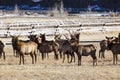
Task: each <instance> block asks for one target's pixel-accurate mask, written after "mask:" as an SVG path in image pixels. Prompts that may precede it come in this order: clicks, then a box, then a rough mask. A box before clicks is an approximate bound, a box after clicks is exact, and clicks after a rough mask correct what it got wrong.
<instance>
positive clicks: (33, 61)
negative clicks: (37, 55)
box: [30, 53, 34, 64]
mask: <svg viewBox="0 0 120 80" xmlns="http://www.w3.org/2000/svg"><path fill="white" fill-rule="evenodd" d="M30 56H31V58H32V64H34V57H33V54H32V53H30Z"/></svg>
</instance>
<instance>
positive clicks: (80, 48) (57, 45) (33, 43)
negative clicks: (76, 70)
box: [0, 30, 120, 66]
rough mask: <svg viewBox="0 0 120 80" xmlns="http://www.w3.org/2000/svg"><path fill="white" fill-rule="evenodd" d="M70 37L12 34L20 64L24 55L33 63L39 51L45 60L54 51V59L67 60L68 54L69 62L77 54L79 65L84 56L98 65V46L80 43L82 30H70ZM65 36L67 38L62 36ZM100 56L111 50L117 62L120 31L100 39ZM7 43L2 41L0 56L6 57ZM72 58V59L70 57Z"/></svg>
mask: <svg viewBox="0 0 120 80" xmlns="http://www.w3.org/2000/svg"><path fill="white" fill-rule="evenodd" d="M68 32H69V34H70V38H69V37H68V36H67V35H66V34H60V33H55V34H54V40H51V41H50V40H46V35H45V34H41V33H40V34H39V35H34V34H30V35H29V36H28V38H29V39H28V40H20V39H19V36H20V35H14V36H11V38H12V40H11V42H12V48H13V55H14V56H16V57H19V58H20V60H19V64H21V63H23V64H24V56H25V55H30V56H31V58H32V64H34V63H35V62H36V61H37V57H38V55H37V53H41V58H42V60H44V59H45V58H46V57H48V58H49V53H51V52H52V53H54V59H55V60H58V59H59V58H61V59H63V63H64V60H65V55H67V61H68V63H71V62H72V61H73V60H74V62H75V61H76V60H75V56H77V61H78V66H80V65H81V59H82V57H83V56H89V55H90V56H91V57H92V59H93V66H94V65H97V56H96V51H97V47H96V46H95V45H93V44H87V45H83V44H81V43H80V32H77V31H76V32H72V33H71V31H70V30H68ZM61 36H64V37H65V38H63V39H62V38H61ZM99 44H100V50H99V58H105V50H110V51H111V52H112V54H113V64H117V61H118V54H119V53H120V33H119V34H118V37H115V38H113V37H107V36H106V39H105V40H102V41H100V43H99ZM4 47H5V45H4V44H3V42H2V41H0V57H2V56H3V58H4V59H5V58H6V57H5V51H4ZM69 58H70V59H69Z"/></svg>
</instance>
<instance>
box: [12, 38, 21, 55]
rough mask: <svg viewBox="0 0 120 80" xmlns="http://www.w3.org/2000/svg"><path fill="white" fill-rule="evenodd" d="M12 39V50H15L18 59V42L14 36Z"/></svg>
mask: <svg viewBox="0 0 120 80" xmlns="http://www.w3.org/2000/svg"><path fill="white" fill-rule="evenodd" d="M11 37H12V48H13V55H14V56H16V57H18V56H19V54H18V52H17V51H18V50H17V47H16V46H17V45H16V42H15V41H14V36H11Z"/></svg>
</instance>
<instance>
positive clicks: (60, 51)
mask: <svg viewBox="0 0 120 80" xmlns="http://www.w3.org/2000/svg"><path fill="white" fill-rule="evenodd" d="M59 53H60V58H62V50H61V49H60V50H59Z"/></svg>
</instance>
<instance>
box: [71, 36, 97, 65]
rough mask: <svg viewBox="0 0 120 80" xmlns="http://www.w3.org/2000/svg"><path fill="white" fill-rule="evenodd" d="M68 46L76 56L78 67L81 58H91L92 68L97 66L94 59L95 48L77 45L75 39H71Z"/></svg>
mask: <svg viewBox="0 0 120 80" xmlns="http://www.w3.org/2000/svg"><path fill="white" fill-rule="evenodd" d="M70 44H71V46H72V49H73V50H74V52H76V54H77V56H78V66H80V65H81V59H82V56H89V55H90V56H91V57H92V59H93V66H94V65H95V62H96V65H97V57H96V47H95V46H94V45H93V44H89V45H79V44H78V43H77V39H76V38H72V39H71V40H70Z"/></svg>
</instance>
